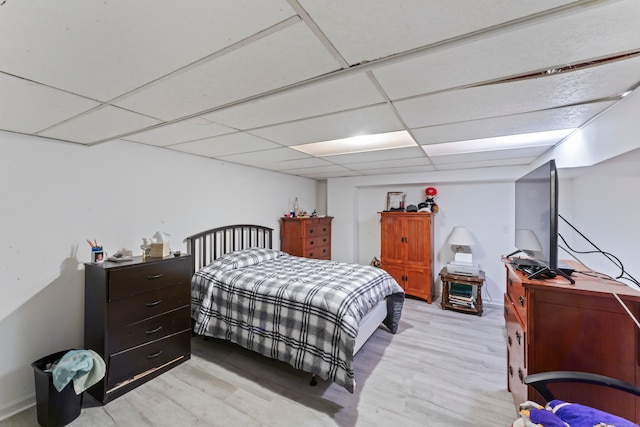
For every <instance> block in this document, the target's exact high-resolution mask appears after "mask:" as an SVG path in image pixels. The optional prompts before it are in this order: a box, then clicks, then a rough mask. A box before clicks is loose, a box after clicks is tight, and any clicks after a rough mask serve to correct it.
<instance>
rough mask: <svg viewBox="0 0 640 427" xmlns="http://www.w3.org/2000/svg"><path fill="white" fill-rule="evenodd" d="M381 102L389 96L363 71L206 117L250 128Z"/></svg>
mask: <svg viewBox="0 0 640 427" xmlns="http://www.w3.org/2000/svg"><path fill="white" fill-rule="evenodd" d="M381 102H385V98H384V97H383V96H382V95H381V94H380V92H379V91H378V89H377V88H376V87H375V86H374V85H373V83H372V82H371V80H370V79H369V77H368V76H367V75H366V74H364V73H362V74H354V75H351V76H348V77H343V78H340V79H336V80H329V81H326V82H319V83H316V84H313V85H310V86H305V87H302V88H299V89H295V90H291V91H289V92H284V93H281V94H276V95H271V96H267V97H265V98H261V99H258V100H256V101H253V102H250V103H246V104H242V105H239V106H236V107H230V108H226V109H223V110H220V111H216V112H214V113H211V114H207V115H205V116H204V118H206V119H208V120H212V121H214V122H217V123H221V124H224V125H227V126H232V127H234V128H236V129H242V130H246V129H251V128H256V127H261V126H266V125H271V124H276V123H282V122H287V121H291V120H297V119H302V118H306V117H312V116H318V115H322V114H328V113H333V112H335V111H342V110H349V109H352V108H357V107H362V106H367V105H371V104H377V103H381Z"/></svg>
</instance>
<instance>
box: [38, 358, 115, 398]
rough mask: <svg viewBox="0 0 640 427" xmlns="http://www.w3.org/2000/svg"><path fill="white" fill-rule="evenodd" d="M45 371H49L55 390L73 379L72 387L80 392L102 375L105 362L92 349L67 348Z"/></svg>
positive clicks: (98, 379)
mask: <svg viewBox="0 0 640 427" xmlns="http://www.w3.org/2000/svg"><path fill="white" fill-rule="evenodd" d="M45 372H51V376H52V377H53V386H54V387H55V388H56V390H58V391H62V389H63V388H65V386H66V385H67V384H69V382H70V381H72V380H73V389H74V390H75V392H76V394H80V393H82V392H83V391H85V390H86V389H88V388H89V387H91V386H92V385H94V384H95V383H97V382H98V381H100V380H101V379H102V378H103V377H104V373H105V363H104V360H102V357H100V355H99V354H98V353H96V352H95V351H93V350H69V351H68V352H66V353H65V354H64V356H62V357H61V358H60V360H58V361H57V362H55V363H54V364H53V365H52V366H51V367H50V368H48V369H47V370H46V371H45Z"/></svg>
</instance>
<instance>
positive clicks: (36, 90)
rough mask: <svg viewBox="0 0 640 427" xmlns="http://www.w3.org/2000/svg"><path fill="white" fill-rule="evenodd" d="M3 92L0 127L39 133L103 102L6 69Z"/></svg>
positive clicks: (1, 79)
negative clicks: (32, 80)
mask: <svg viewBox="0 0 640 427" xmlns="http://www.w3.org/2000/svg"><path fill="white" fill-rule="evenodd" d="M0 15H1V14H0ZM4 40H9V39H4ZM0 93H1V94H2V100H0V129H3V130H8V131H12V132H23V133H35V132H38V131H40V130H42V129H45V128H47V127H49V126H52V125H54V124H56V123H59V122H61V121H63V120H66V119H69V118H71V117H74V116H76V115H78V114H80V113H82V112H84V111H88V110H90V109H92V108H94V107H96V106H97V105H99V104H98V103H97V102H94V101H91V100H88V99H86V98H81V97H79V96H76V95H71V94H69V93H66V92H62V91H59V90H56V89H52V88H50V87H47V86H43V85H41V84H37V83H33V82H30V81H27V80H24V79H20V78H17V77H13V76H8V75H6V74H3V73H0Z"/></svg>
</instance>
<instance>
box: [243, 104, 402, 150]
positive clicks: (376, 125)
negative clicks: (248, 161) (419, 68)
mask: <svg viewBox="0 0 640 427" xmlns="http://www.w3.org/2000/svg"><path fill="white" fill-rule="evenodd" d="M402 129H403V127H402V124H401V123H400V121H399V120H398V119H397V118H396V116H395V115H394V114H393V112H392V111H391V108H389V106H387V105H377V106H373V107H366V108H360V109H357V110H351V111H344V112H341V113H336V114H330V115H326V116H321V117H315V118H311V119H306V120H299V121H295V122H290V123H284V124H281V125H275V126H269V127H265V128H260V129H254V130H252V131H250V133H252V134H254V135H258V136H261V137H263V138H267V139H269V140H272V141H277V142H279V143H280V144H284V145H297V144H306V143H310V142H319V141H328V140H331V139H339V138H347V137H350V136H357V135H364V134H374V133H384V132H393V131H397V130H402Z"/></svg>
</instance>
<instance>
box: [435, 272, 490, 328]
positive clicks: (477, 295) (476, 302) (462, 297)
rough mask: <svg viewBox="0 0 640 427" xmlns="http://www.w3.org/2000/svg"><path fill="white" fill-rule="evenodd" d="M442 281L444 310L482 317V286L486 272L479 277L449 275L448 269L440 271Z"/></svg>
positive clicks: (480, 273)
mask: <svg viewBox="0 0 640 427" xmlns="http://www.w3.org/2000/svg"><path fill="white" fill-rule="evenodd" d="M440 280H442V301H440V305H441V306H442V309H443V310H444V309H447V310H456V311H460V312H463V313H472V314H477V315H478V316H482V285H483V284H484V280H485V278H484V271H482V270H480V272H479V273H478V275H477V276H463V275H460V274H450V273H447V267H444V268H443V269H442V270H440Z"/></svg>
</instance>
